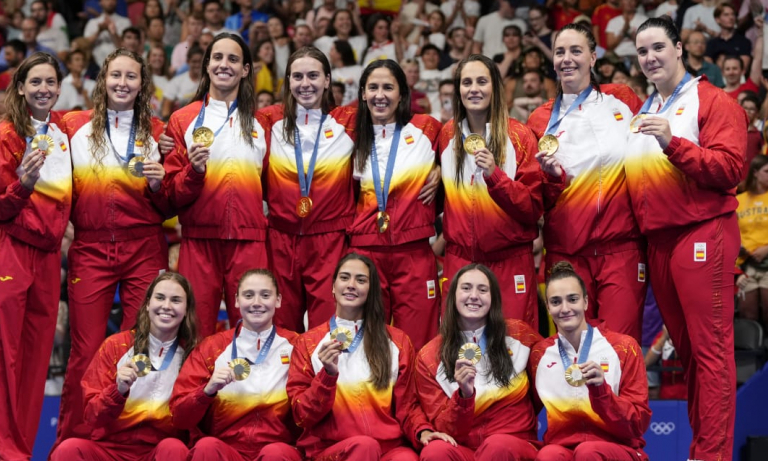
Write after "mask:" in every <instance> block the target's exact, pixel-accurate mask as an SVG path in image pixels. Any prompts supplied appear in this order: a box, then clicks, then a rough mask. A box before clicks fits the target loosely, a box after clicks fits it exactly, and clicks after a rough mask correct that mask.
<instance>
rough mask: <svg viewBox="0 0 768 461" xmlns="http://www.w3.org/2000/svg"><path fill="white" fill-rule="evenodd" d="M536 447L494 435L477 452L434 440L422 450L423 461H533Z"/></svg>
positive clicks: (515, 438)
mask: <svg viewBox="0 0 768 461" xmlns="http://www.w3.org/2000/svg"><path fill="white" fill-rule="evenodd" d="M534 458H536V447H534V446H533V445H531V444H530V443H529V442H527V441H525V440H523V439H520V438H518V437H515V436H514V435H508V434H494V435H491V436H488V437H486V438H485V440H483V443H482V444H480V446H479V447H477V450H472V449H471V448H468V447H464V446H461V445H459V446H456V447H454V446H453V445H451V444H449V443H447V442H443V441H442V440H433V441H431V442H429V444H428V445H427V446H426V447H424V449H423V450H421V457H420V458H419V459H420V460H421V461H496V460H505V461H533V460H534Z"/></svg>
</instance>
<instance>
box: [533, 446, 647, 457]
mask: <svg viewBox="0 0 768 461" xmlns="http://www.w3.org/2000/svg"><path fill="white" fill-rule="evenodd" d="M606 460H610V461H647V460H648V456H646V455H645V453H643V452H639V451H637V450H635V449H634V448H631V447H627V446H624V445H619V444H618V443H611V442H582V443H580V444H579V445H578V446H577V447H576V449H574V450H571V449H569V448H565V447H563V446H560V445H554V444H553V445H546V446H545V447H543V448H542V449H541V450H539V454H538V455H537V456H536V461H606Z"/></svg>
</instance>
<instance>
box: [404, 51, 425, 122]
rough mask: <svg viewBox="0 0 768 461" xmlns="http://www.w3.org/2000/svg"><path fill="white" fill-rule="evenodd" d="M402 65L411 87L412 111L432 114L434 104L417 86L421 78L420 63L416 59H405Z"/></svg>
mask: <svg viewBox="0 0 768 461" xmlns="http://www.w3.org/2000/svg"><path fill="white" fill-rule="evenodd" d="M400 67H402V68H403V72H405V80H406V82H408V87H409V88H410V89H411V111H412V112H413V113H414V114H431V113H432V106H431V105H430V103H429V98H428V97H427V95H426V94H424V93H422V92H421V91H419V90H417V89H416V88H415V86H416V85H417V84H418V83H419V80H420V79H421V75H420V70H419V63H418V62H416V60H414V59H404V60H403V61H401V62H400Z"/></svg>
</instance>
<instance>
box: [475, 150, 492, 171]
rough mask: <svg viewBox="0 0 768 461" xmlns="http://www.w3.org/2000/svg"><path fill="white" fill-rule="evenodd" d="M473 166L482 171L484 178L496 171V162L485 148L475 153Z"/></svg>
mask: <svg viewBox="0 0 768 461" xmlns="http://www.w3.org/2000/svg"><path fill="white" fill-rule="evenodd" d="M475 165H477V167H478V168H482V169H483V176H485V177H486V178H487V177H489V176H491V175H493V172H494V171H496V160H494V159H493V154H492V153H491V151H489V150H488V148H486V147H483V148H482V149H478V150H476V151H475Z"/></svg>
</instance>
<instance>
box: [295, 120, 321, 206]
mask: <svg viewBox="0 0 768 461" xmlns="http://www.w3.org/2000/svg"><path fill="white" fill-rule="evenodd" d="M327 116H328V114H323V116H322V117H320V125H319V126H318V127H317V137H315V147H313V148H312V157H311V158H310V159H309V168H307V174H306V175H305V174H304V156H303V155H302V153H301V137H300V136H299V128H298V127H296V129H295V130H294V131H293V153H294V155H295V156H296V170H297V171H296V172H297V173H298V174H299V187H300V188H301V196H302V197H309V188H310V187H311V186H312V176H313V175H314V174H315V161H316V160H317V149H318V147H319V146H320V132H321V131H323V123H324V122H325V117H327Z"/></svg>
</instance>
